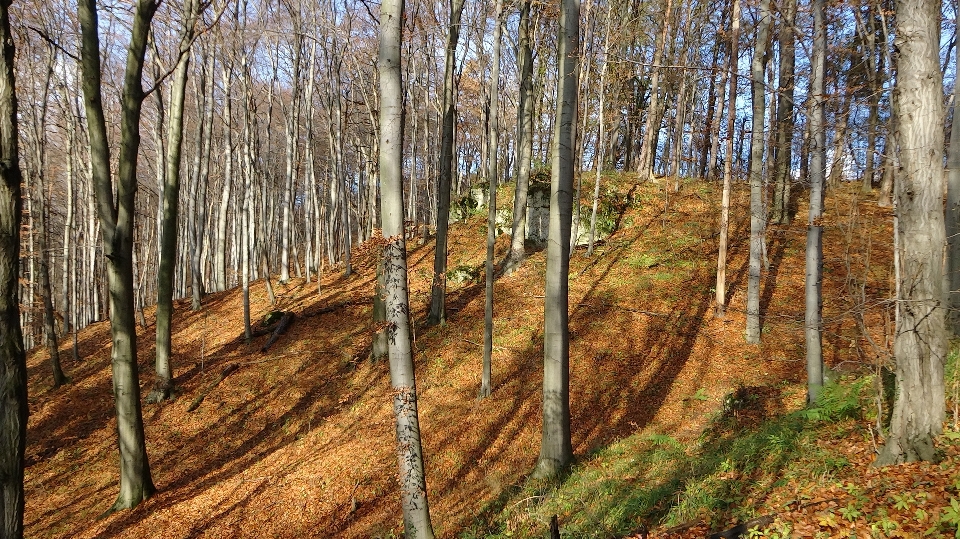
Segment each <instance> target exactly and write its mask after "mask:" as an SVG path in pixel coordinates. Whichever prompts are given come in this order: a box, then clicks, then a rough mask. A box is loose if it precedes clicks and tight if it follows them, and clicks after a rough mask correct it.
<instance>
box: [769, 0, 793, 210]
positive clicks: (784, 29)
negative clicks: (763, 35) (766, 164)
mask: <svg viewBox="0 0 960 539" xmlns="http://www.w3.org/2000/svg"><path fill="white" fill-rule="evenodd" d="M796 22H797V0H787V2H786V3H785V4H784V6H783V13H782V17H781V23H780V36H779V37H780V39H779V41H780V76H779V79H780V85H779V86H780V87H779V89H778V90H777V95H778V97H777V118H776V125H777V131H776V141H775V142H774V145H773V181H774V182H775V183H774V189H773V211H772V215H771V217H770V220H771V221H773V222H774V223H777V224H780V225H786V224H789V223H790V208H789V206H790V187H791V183H792V182H793V177H792V175H791V174H790V172H791V169H792V166H791V162H792V157H793V152H792V149H793V129H794V123H793V86H794V64H795V63H796V32H795V31H794V25H795V24H796Z"/></svg>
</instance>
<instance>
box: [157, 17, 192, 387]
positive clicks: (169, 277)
mask: <svg viewBox="0 0 960 539" xmlns="http://www.w3.org/2000/svg"><path fill="white" fill-rule="evenodd" d="M197 7H198V6H197V1H196V0H186V1H185V2H184V4H183V28H182V30H181V32H182V33H181V35H180V46H179V47H177V55H178V60H177V67H176V69H175V70H174V73H173V89H172V91H171V95H170V105H169V107H168V112H169V120H168V121H169V124H168V126H167V156H166V159H165V161H164V163H165V165H166V169H165V170H164V174H163V197H162V200H163V202H162V204H161V210H160V213H161V219H160V230H161V231H160V263H159V267H158V268H157V311H156V313H157V314H156V317H157V344H156V369H157V381H156V383H155V384H154V386H153V389H152V390H151V391H150V394H149V395H147V402H161V401H163V400H166V399H168V398H170V390H171V389H172V386H173V371H172V369H171V368H170V324H171V318H172V317H173V270H174V265H175V264H176V261H177V232H178V231H177V228H178V227H177V223H178V221H179V219H180V150H181V147H182V146H183V104H184V97H185V94H186V89H187V77H188V73H189V68H190V46H191V45H192V44H193V35H194V27H195V26H196V20H197Z"/></svg>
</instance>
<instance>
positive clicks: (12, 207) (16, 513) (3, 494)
mask: <svg viewBox="0 0 960 539" xmlns="http://www.w3.org/2000/svg"><path fill="white" fill-rule="evenodd" d="M10 4H11V0H0V47H2V50H0V510H2V511H3V515H2V519H3V520H2V522H0V536H2V537H9V538H11V539H21V538H22V537H23V508H24V499H23V469H24V451H25V449H26V440H27V357H26V353H25V351H24V348H23V335H22V334H21V331H20V297H19V294H18V281H19V278H20V222H21V219H22V205H23V202H22V200H21V196H20V195H21V193H20V184H21V182H22V181H23V174H22V172H21V171H20V157H19V148H18V140H17V139H18V133H17V96H16V92H15V90H14V88H15V87H16V82H15V80H14V66H13V57H14V45H13V35H12V34H11V31H10V11H9V10H10Z"/></svg>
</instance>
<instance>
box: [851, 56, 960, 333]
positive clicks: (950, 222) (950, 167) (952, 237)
mask: <svg viewBox="0 0 960 539" xmlns="http://www.w3.org/2000/svg"><path fill="white" fill-rule="evenodd" d="M956 65H957V69H958V72H960V47H957V48H956ZM870 112H871V114H872V113H873V110H872V109H871V111H870ZM864 185H866V183H865V184H864ZM944 217H945V221H944V223H945V227H946V234H947V271H946V277H945V279H944V287H945V288H944V291H945V293H946V294H945V295H946V297H945V300H946V306H947V318H946V320H947V324H948V327H949V328H950V331H951V332H952V333H953V335H954V336H960V84H956V83H954V85H953V119H952V121H951V126H950V148H949V150H948V152H947V206H946V212H945V214H944Z"/></svg>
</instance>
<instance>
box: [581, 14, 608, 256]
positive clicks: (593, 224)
mask: <svg viewBox="0 0 960 539" xmlns="http://www.w3.org/2000/svg"><path fill="white" fill-rule="evenodd" d="M612 7H613V5H612V4H609V3H608V4H607V17H606V23H605V24H604V31H603V67H602V68H601V69H600V104H599V105H598V106H597V156H596V158H595V159H594V161H595V163H594V166H595V167H596V169H597V176H596V178H595V179H594V183H593V206H592V207H591V208H590V239H589V240H588V242H587V256H591V255H593V245H594V241H595V240H596V237H597V209H598V207H599V205H600V173H601V172H602V171H603V149H604V144H603V139H604V131H603V130H604V123H603V113H604V110H603V109H604V99H603V97H604V95H605V92H606V85H605V84H604V82H605V81H606V78H607V68H608V67H609V66H610V14H611V11H612Z"/></svg>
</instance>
